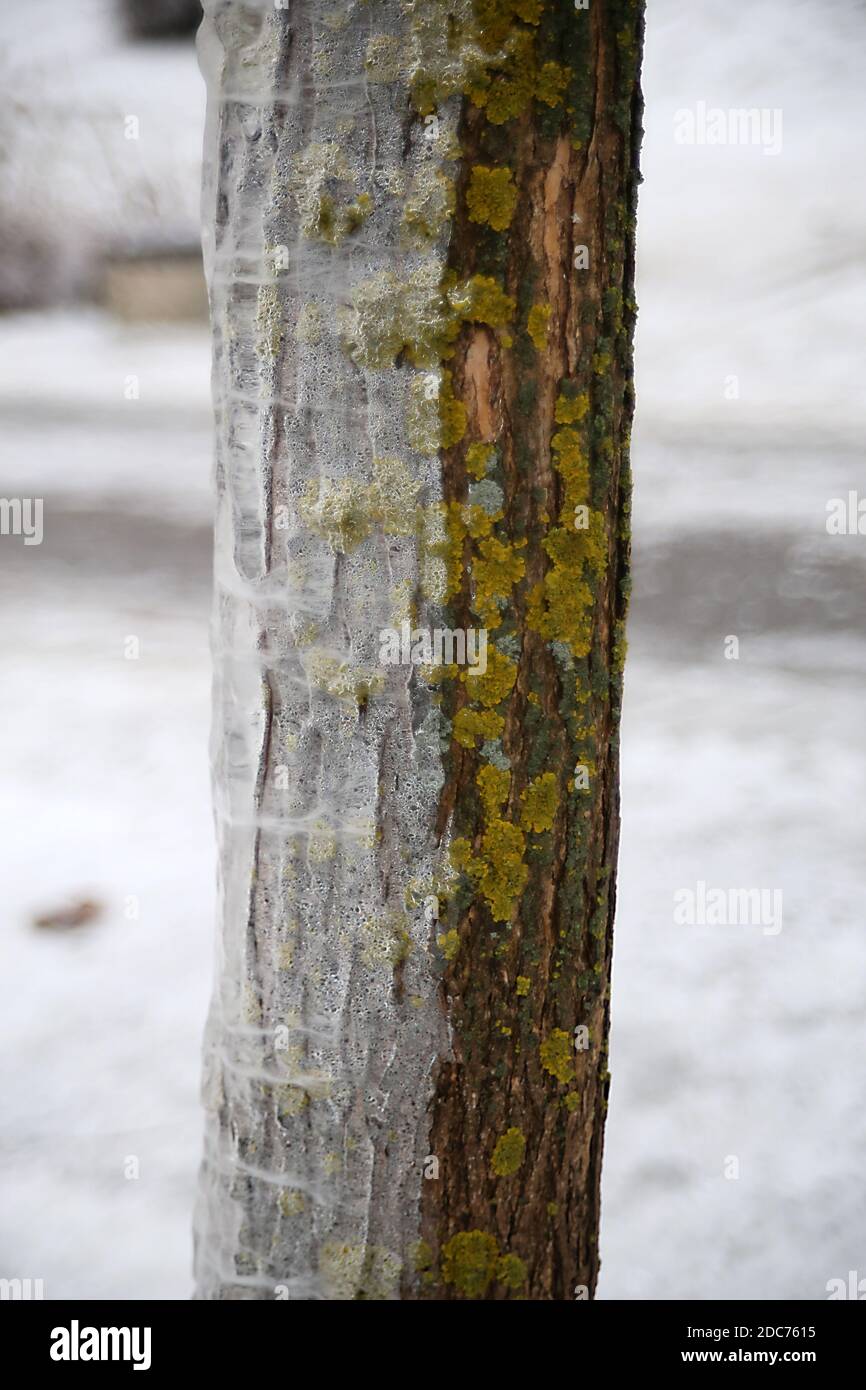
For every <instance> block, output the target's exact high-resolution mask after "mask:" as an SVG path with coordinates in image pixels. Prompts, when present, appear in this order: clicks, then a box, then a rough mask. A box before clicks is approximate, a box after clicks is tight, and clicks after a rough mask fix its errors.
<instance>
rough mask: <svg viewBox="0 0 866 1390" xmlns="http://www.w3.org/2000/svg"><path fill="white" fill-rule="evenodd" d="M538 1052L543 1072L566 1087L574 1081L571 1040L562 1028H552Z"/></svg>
mask: <svg viewBox="0 0 866 1390" xmlns="http://www.w3.org/2000/svg"><path fill="white" fill-rule="evenodd" d="M539 1052H540V1055H541V1065H542V1066H543V1067H544V1070H545V1071H546V1072H549V1073H550V1075H551V1076H555V1077H556V1079H557V1081H561V1082H562V1084H563V1085H567V1084H568V1082H569V1081H573V1080H574V1057H573V1055H572V1047H571V1038H570V1037H569V1035H568V1033H566V1032H564V1031H563V1029H562V1028H554V1030H553V1032H552V1033H550V1034H548V1036H547V1037H546V1038H545V1039H544V1041H543V1043H542V1044H541V1047H540V1049H539Z"/></svg>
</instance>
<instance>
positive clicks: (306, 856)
mask: <svg viewBox="0 0 866 1390" xmlns="http://www.w3.org/2000/svg"><path fill="white" fill-rule="evenodd" d="M205 9H206V18H205V22H204V25H203V28H202V31H201V36H200V48H201V55H202V62H203V67H204V70H205V73H206V77H207V81H208V86H209V119H208V133H207V152H206V174H205V253H206V262H207V270H208V278H209V283H210V291H211V312H212V319H213V331H214V397H215V408H216V418H217V522H216V529H217V544H216V600H215V615H214V653H215V667H216V672H215V716H214V728H213V765H214V782H215V798H216V816H217V826H218V836H219V855H220V904H221V923H220V959H219V963H218V973H217V985H216V991H215V999H214V1004H213V1008H212V1012H211V1018H210V1021H209V1027H208V1038H207V1044H206V1077H205V1094H206V1103H207V1107H208V1124H207V1136H206V1151H205V1159H204V1163H203V1169H202V1179H201V1193H200V1200H199V1209H198V1214H197V1222H196V1266H197V1281H198V1293H199V1296H201V1297H205V1298H225V1299H237V1298H289V1299H312V1298H331V1299H346V1298H372V1299H390V1298H404V1299H412V1298H434V1299H449V1298H474V1297H484V1298H496V1299H499V1298H515V1297H516V1298H532V1299H562V1298H573V1297H575V1296H576V1294H577V1296H580V1295H581V1291H589V1292H590V1293H591V1291H592V1289H593V1288H594V1284H595V1279H596V1275H597V1270H598V1255H597V1247H596V1238H597V1228H598V1205H599V1198H598V1193H599V1178H600V1162H601V1147H602V1131H603V1123H604V1112H605V1107H606V1096H607V1069H606V1039H607V1016H608V986H609V973H610V953H611V927H612V919H613V905H614V883H613V879H614V871H615V861H616V847H617V835H618V792H617V778H618V772H617V731H618V719H619V699H620V687H621V669H622V657H623V652H624V642H623V621H624V615H625V607H626V588H627V559H628V531H627V514H628V487H629V483H628V462H627V455H628V434H629V428H630V420H631V409H632V395H631V341H632V332H633V325H634V302H633V298H632V282H633V236H634V210H635V202H636V184H637V179H638V175H637V147H638V142H639V130H640V96H639V87H638V69H639V60H640V44H641V35H642V4H641V3H640V2H639V0H589V3H588V4H587V5H586V6H583V5H579V4H574V3H572V0H546V2H545V0H450V2H449V0H319V3H315V0H288V3H286V4H277V5H274V4H273V3H267V2H266V0H207V2H206V5H205Z"/></svg>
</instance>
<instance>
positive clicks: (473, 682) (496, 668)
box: [466, 647, 517, 709]
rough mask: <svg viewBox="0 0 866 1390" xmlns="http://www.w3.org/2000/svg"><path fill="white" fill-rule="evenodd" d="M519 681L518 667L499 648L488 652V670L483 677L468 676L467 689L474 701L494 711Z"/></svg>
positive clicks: (493, 648)
mask: <svg viewBox="0 0 866 1390" xmlns="http://www.w3.org/2000/svg"><path fill="white" fill-rule="evenodd" d="M516 680H517V666H516V664H515V663H514V662H513V661H512V660H511V659H510V658H509V657H507V656H506V655H505V654H504V653H503V652H501V651H499V650H498V648H497V647H490V648H489V649H488V652H487V670H486V671H485V672H484V674H483V675H478V676H476V675H473V674H472V673H471V672H469V673H467V675H466V683H467V688H468V690H469V692H470V694H471V695H472V698H473V699H474V700H477V701H478V702H479V704H482V705H485V706H486V707H487V708H488V709H492V708H493V707H494V706H495V705H499V704H501V703H502V701H503V700H504V699H505V697H506V696H507V695H509V694H510V693H511V691H512V690H513V688H514V682H515V681H516Z"/></svg>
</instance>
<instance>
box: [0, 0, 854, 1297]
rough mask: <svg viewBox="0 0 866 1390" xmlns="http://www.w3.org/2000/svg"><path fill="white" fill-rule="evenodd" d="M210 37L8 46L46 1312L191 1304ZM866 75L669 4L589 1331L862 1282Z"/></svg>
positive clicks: (11, 444)
mask: <svg viewBox="0 0 866 1390" xmlns="http://www.w3.org/2000/svg"><path fill="white" fill-rule="evenodd" d="M196 22H197V6H196V5H195V4H194V3H186V0H129V2H128V3H122V0H76V3H75V4H74V5H69V4H68V3H67V0H30V3H29V4H28V5H27V6H19V7H12V6H6V7H4V10H3V12H2V16H0V52H2V58H0V76H2V90H3V92H4V94H5V95H4V97H3V100H2V102H0V125H2V139H0V185H2V191H3V197H2V200H0V495H2V496H3V497H7V498H8V497H41V498H43V499H44V541H43V543H42V545H41V546H25V545H24V544H23V543H22V540H21V538H20V537H19V538H15V537H5V538H4V539H3V543H2V552H0V563H2V578H3V594H4V600H5V601H4V603H3V604H2V608H0V624H2V633H0V666H2V673H0V679H2V690H3V700H2V711H3V718H2V720H0V759H2V768H3V773H4V775H3V778H2V787H0V799H2V800H0V805H2V818H3V825H4V831H3V835H2V841H0V845H2V848H0V853H2V856H3V872H2V882H3V887H4V892H3V905H2V909H0V953H2V975H0V1020H2V1021H0V1029H2V1047H0V1096H2V1108H0V1277H8V1278H11V1277H19V1278H25V1277H30V1278H34V1279H35V1278H41V1279H43V1280H44V1281H45V1292H46V1296H47V1297H49V1298H66V1297H77V1298H116V1299H138V1298H179V1299H183V1298H188V1297H189V1295H190V1291H191V1277H190V1242H191V1235H190V1229H191V1210H192V1201H193V1193H194V1187H195V1181H196V1170H197V1165H198V1159H199V1144H200V1132H201V1124H200V1118H199V1109H198V1094H197V1088H198V1073H199V1055H200V1039H201V1033H202V1028H203V1023H204V1016H205V1010H206V1006H207V1000H208V996H209V990H210V983H211V964H212V954H213V952H212V937H213V878H214V850H213V844H212V831H211V816H210V801H209V796H210V793H209V784H208V769H207V736H208V725H209V719H210V711H209V698H210V697H209V682H210V671H209V657H208V647H207V642H208V636H207V622H208V611H209V589H210V514H211V502H210V458H211V417H210V400H209V385H208V382H209V367H210V363H209V341H208V330H207V323H206V307H205V299H204V290H203V285H202V278H201V268H200V260H199V250H198V236H199V226H198V206H199V185H200V158H201V139H202V126H203V115H204V90H203V85H202V81H201V78H200V76H199V73H198V69H197V65H196V59H195V52H194V47H193V37H192V35H193V31H194V28H195V25H196ZM864 41H866V4H864V3H863V0H823V3H822V4H821V5H820V6H815V5H814V4H812V3H807V2H806V0H800V3H797V2H796V0H752V3H751V4H750V5H749V6H735V7H731V6H720V5H718V4H717V3H715V2H714V0H691V3H690V4H689V5H688V6H683V5H681V4H680V3H678V0H650V3H649V19H648V32H647V47H646V62H645V80H644V86H645V93H646V100H647V110H646V122H645V123H646V138H645V145H644V158H643V169H644V176H645V183H644V186H643V188H642V191H641V206H640V217H639V266H638V298H639V302H640V320H639V331H638V344H637V377H638V415H637V422H636V428H635V435H634V471H635V484H636V486H635V503H634V524H635V541H634V549H635V576H634V603H633V609H632V616H631V621H630V657H629V663H628V666H627V670H626V707H625V719H624V727H623V740H622V748H623V808H624V809H623V838H622V853H621V864H620V882H619V913H618V926H617V940H616V949H615V957H614V984H613V1010H612V1013H613V1031H612V1042H611V1071H612V1075H613V1081H612V1090H611V1108H610V1115H609V1123H608V1129H607V1139H606V1167H605V1176H604V1184H603V1225H602V1259H603V1266H602V1278H601V1283H600V1287H599V1296H600V1297H602V1298H671V1299H684V1298H716V1297H720V1298H735V1297H745V1298H752V1299H769V1298H795V1299H807V1300H808V1299H821V1298H826V1296H827V1291H826V1286H827V1281H828V1280H830V1279H833V1278H842V1279H846V1280H847V1277H848V1272H849V1270H859V1275H860V1277H866V1201H864V1179H863V1174H864V1171H866V1103H864V1102H866V1095H864V1064H863V1058H864V1056H866V1021H864V993H866V934H864V930H863V922H864V899H866V869H864V853H863V843H864V834H863V816H862V811H861V806H862V803H863V799H864V790H866V741H864V737H863V715H862V710H863V704H864V693H863V692H864V684H866V617H864V606H863V602H862V600H863V593H864V580H866V560H864V547H866V541H864V538H863V537H859V536H857V535H843V536H834V535H829V534H828V532H827V528H826V518H827V503H828V501H830V500H831V499H833V498H847V495H848V493H849V492H850V491H852V490H856V489H858V488H861V489H864V491H866V477H864V448H863V441H864V437H866V434H864V430H866V419H864V414H866V403H864V402H866V397H864V391H863V385H862V383H863V380H864V373H866V346H864V335H863V327H862V325H863V322H864V318H866V277H864V261H866V249H864V247H866V239H864V235H863V229H864V225H866V191H864V184H863V180H862V178H861V177H860V173H861V164H862V158H861V129H862V126H863V118H864V114H866V111H864V89H863V85H862V53H863V51H864ZM700 102H705V103H706V105H707V107H710V108H711V107H720V108H722V109H724V110H730V109H732V108H744V107H745V108H752V107H754V108H759V109H767V110H770V111H775V110H779V111H781V113H782V148H781V150H780V151H779V152H778V153H777V154H775V155H770V154H766V153H765V152H764V149H763V148H762V147H761V146H760V144H758V145H721V146H720V145H715V146H710V145H706V144H703V145H698V144H693V145H688V144H680V143H678V141H677V139H676V130H677V128H678V124H677V122H678V117H677V112H678V111H681V110H683V109H688V110H692V111H697V109H698V103H700ZM731 636H736V637H737V638H738V640H739V659H738V660H729V659H726V655H725V650H726V638H729V637H731ZM728 650H730V644H728ZM701 880H703V881H705V882H707V883H708V884H710V885H711V886H718V887H723V888H767V889H775V888H778V889H781V890H782V893H783V904H784V910H783V928H782V931H781V932H780V933H779V934H778V935H775V936H771V935H765V934H763V933H762V932H761V929H760V927H756V926H752V927H735V926H729V927H724V928H721V927H699V926H691V927H684V926H678V925H675V924H674V919H673V896H674V893H675V892H677V890H679V889H682V888H689V887H691V888H694V887H695V885H696V884H697V883H698V882H699V881H701ZM732 1160H736V1162H735V1163H733V1162H732ZM735 1173H736V1174H737V1175H736V1176H734V1174H735Z"/></svg>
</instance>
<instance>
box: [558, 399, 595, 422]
mask: <svg viewBox="0 0 866 1390" xmlns="http://www.w3.org/2000/svg"><path fill="white" fill-rule="evenodd" d="M588 411H589V396H588V395H587V393H586V392H585V391H581V393H580V395H577V396H566V395H564V394H562V393H560V395H559V397H558V398H557V402H556V409H555V411H554V419H555V420H556V423H557V424H558V425H577V424H579V423H580V421H581V420H583V419H584V418H585V416H586V415H587V413H588Z"/></svg>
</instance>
